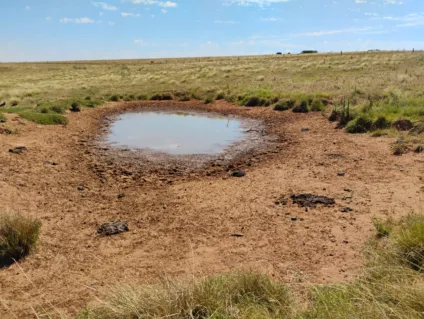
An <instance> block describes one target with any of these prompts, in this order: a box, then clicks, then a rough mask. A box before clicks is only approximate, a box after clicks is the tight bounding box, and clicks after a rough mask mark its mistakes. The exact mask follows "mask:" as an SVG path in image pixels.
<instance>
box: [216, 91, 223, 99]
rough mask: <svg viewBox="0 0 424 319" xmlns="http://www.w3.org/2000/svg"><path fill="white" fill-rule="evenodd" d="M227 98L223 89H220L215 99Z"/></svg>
mask: <svg viewBox="0 0 424 319" xmlns="http://www.w3.org/2000/svg"><path fill="white" fill-rule="evenodd" d="M223 99H225V93H224V92H223V91H219V92H218V93H217V95H216V98H215V100H223Z"/></svg>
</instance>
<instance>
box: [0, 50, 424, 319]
mask: <svg viewBox="0 0 424 319" xmlns="http://www.w3.org/2000/svg"><path fill="white" fill-rule="evenodd" d="M0 75H1V76H0V103H1V102H2V101H5V102H6V105H5V106H4V107H3V108H0V115H1V117H0V121H2V122H3V123H0V128H1V131H0V132H1V134H0V165H1V167H2V170H1V171H0V211H2V212H19V213H22V214H25V215H28V216H30V217H31V218H37V219H38V220H40V221H41V228H40V229H39V242H38V245H37V246H36V248H35V251H34V252H33V253H32V254H30V255H29V256H28V257H27V258H24V259H22V260H20V261H19V262H18V263H15V264H12V265H10V266H7V267H4V268H2V269H0V304H1V305H0V317H1V318H32V317H35V313H37V314H38V316H39V317H40V318H49V317H50V318H59V317H60V318H73V317H75V316H76V314H77V313H79V316H80V318H88V319H90V318H92V319H94V318H96V319H97V318H100V319H104V318H159V317H166V316H168V317H170V318H305V319H306V318H358V317H363V318H367V319H368V318H378V317H382V318H420V317H422V314H423V311H424V308H423V307H424V306H423V303H422V300H423V299H422V296H423V290H422V287H423V278H422V273H420V272H419V271H416V268H417V267H416V266H417V265H416V263H418V264H419V265H418V266H419V267H418V268H419V269H418V270H421V269H422V264H424V263H423V262H422V259H421V257H422V251H423V250H422V248H423V246H422V241H420V242H418V243H417V242H415V241H413V240H411V238H419V239H422V238H424V236H423V237H421V236H422V234H424V231H423V229H424V227H423V226H422V225H423V224H424V223H423V222H422V219H420V218H421V217H416V218H417V219H416V220H414V221H413V223H412V224H407V223H406V224H407V227H406V226H405V227H406V228H402V227H400V226H398V225H395V224H393V225H386V224H384V222H378V223H377V222H374V224H373V217H377V218H379V219H380V220H387V219H391V218H393V219H394V220H399V219H401V218H402V217H404V216H407V215H409V214H411V213H412V212H414V213H416V214H423V213H424V212H423V207H424V206H423V205H424V165H423V164H424V153H422V152H421V153H419V152H413V151H412V150H413V148H412V146H413V147H414V148H415V147H416V146H417V145H419V144H420V143H423V135H422V134H423V132H424V130H423V132H421V131H420V128H421V127H422V126H421V125H422V123H423V117H424V104H423V101H424V91H423V87H422V83H423V80H424V53H422V52H414V53H412V52H367V53H344V54H343V55H340V54H337V55H336V54H328V55H325V54H318V55H284V56H264V57H256V56H255V57H240V58H238V57H231V58H202V59H169V60H153V63H152V61H150V60H140V61H93V62H89V61H87V62H66V63H28V64H24V63H20V64H0ZM155 95H156V96H159V97H160V99H164V98H162V97H166V99H167V97H170V98H172V100H169V101H163V100H162V101H157V100H154V101H147V100H151V98H152V97H155ZM111 100H117V101H112V102H111ZM125 100H127V101H125ZM136 100H138V101H136ZM145 100H146V101H145ZM187 100H190V101H187ZM205 100H207V102H208V103H205ZM291 100H293V101H294V105H292V106H291V107H293V106H301V105H302V101H306V102H305V103H306V104H307V107H308V109H309V110H311V111H312V110H314V111H315V112H309V113H295V112H292V111H291V110H286V111H281V112H278V111H276V110H274V107H275V106H276V105H280V106H281V107H282V108H285V105H286V104H285V103H289V102H290V101H291ZM309 100H310V101H309ZM343 100H344V102H345V103H344V104H345V107H346V105H347V103H348V104H349V107H351V109H350V112H351V113H350V116H351V117H349V121H348V122H347V123H344V125H347V126H346V128H349V127H352V126H353V124H352V123H353V122H352V121H358V119H359V118H360V119H368V118H369V119H370V123H371V126H373V125H374V124H375V123H376V121H377V120H378V119H379V118H380V117H384V119H386V120H387V121H389V124H388V125H385V126H382V127H381V129H380V128H379V129H378V130H374V129H372V128H371V126H370V128H369V129H367V131H368V130H370V131H373V133H372V134H347V133H346V132H345V131H344V130H343V129H335V127H336V126H337V123H333V122H330V121H328V116H329V115H330V113H331V112H332V111H340V110H341V109H342V107H343ZM252 101H253V102H255V101H256V102H258V103H259V104H261V103H262V101H263V103H262V104H263V107H246V106H244V105H245V104H248V103H253V102H252ZM268 102H269V103H268ZM73 103H75V105H74V106H73V107H81V112H70V111H69V109H70V108H71V106H72V104H73ZM316 103H321V104H316ZM13 104H14V106H12V105H13ZM242 104H243V105H242ZM265 105H268V107H266V106H265ZM314 105H315V106H316V108H315V109H314V107H315V106H314ZM254 106H258V105H257V104H256V105H254ZM164 108H167V109H174V110H198V111H204V112H217V113H220V114H224V115H228V114H231V115H235V116H240V117H247V118H251V119H255V120H260V121H262V122H263V125H264V130H263V132H262V133H261V134H263V135H266V136H273V137H275V138H274V140H273V141H274V142H273V143H269V145H268V144H267V145H265V146H264V147H263V148H262V149H260V150H257V151H252V152H249V153H246V154H241V155H239V156H236V157H234V158H231V159H229V160H226V161H223V162H216V161H215V162H210V163H206V164H205V165H203V166H202V167H201V168H200V169H195V170H192V169H187V168H186V167H184V166H179V165H176V164H174V163H169V164H166V165H162V166H155V165H152V163H150V162H149V161H143V162H141V161H137V158H133V157H128V156H127V157H126V156H125V155H122V153H119V154H116V153H115V152H112V151H111V149H110V148H109V147H105V146H104V145H102V144H99V136H100V135H101V133H102V132H104V130H105V128H107V126H108V125H109V124H108V123H109V122H110V116H111V115H112V114H116V113H119V112H123V111H129V110H143V109H157V110H161V109H164ZM403 119H407V120H410V121H411V124H412V125H413V126H412V128H410V129H408V130H406V131H404V132H399V131H398V130H397V129H396V128H394V127H393V123H395V122H396V121H398V120H403ZM339 122H340V121H339ZM349 123H350V124H349ZM43 124H58V125H43ZM354 124H355V125H356V123H354ZM349 125H350V126H349ZM354 127H355V128H356V127H357V126H354ZM302 129H303V130H302ZM306 129H307V130H306ZM371 135H373V136H371ZM404 141H405V143H406V144H403V142H404ZM16 146H25V147H26V148H27V149H26V150H24V151H23V152H21V153H18V152H17V153H14V152H8V150H9V149H12V150H13V149H14V147H16ZM393 147H395V148H396V147H398V148H401V147H406V148H409V149H410V151H409V152H407V151H405V150H403V151H402V152H401V153H405V154H403V155H402V156H394V155H393V152H394V150H393ZM234 170H243V171H245V172H246V176H244V177H243V178H233V177H232V176H231V172H233V171H234ZM298 193H311V194H316V195H325V196H328V197H331V198H334V200H335V204H334V205H333V204H331V205H324V206H322V205H318V206H317V207H306V208H305V207H300V206H298V205H297V204H295V203H293V202H292V200H291V199H290V195H293V194H298ZM347 208H349V209H350V210H346V209H347ZM117 220H124V221H126V222H128V225H129V232H125V233H123V234H120V235H117V236H111V237H104V236H100V235H99V234H97V228H98V226H100V225H101V224H102V223H104V222H110V221H117ZM376 225H377V228H378V230H379V231H380V235H381V236H383V235H384V236H386V235H390V236H389V238H383V239H380V240H377V242H376V241H375V237H376V234H377V232H376ZM411 225H412V226H411ZM416 225H418V226H416ZM408 227H409V228H408ZM392 230H393V231H392ZM1 231H2V228H1V225H0V235H1V234H2V233H1ZM36 233H37V235H38V224H37V229H36ZM392 233H393V236H392ZM235 234H236V235H238V236H232V235H235ZM373 239H374V240H373ZM370 240H372V244H369V243H368V242H369V241H370ZM367 243H368V246H367ZM370 245H371V246H372V249H371V248H370ZM364 247H368V248H369V249H371V250H372V251H374V252H376V251H377V253H374V254H371V255H370V254H369V249H368V253H367V254H365V255H364V254H363V249H364ZM376 247H377V248H376ZM409 247H413V248H414V250H413V251H412V250H411V251H412V252H411V251H410V250H408V249H409ZM389 248H390V249H389ZM392 248H393V249H392ZM405 251H406V252H405ZM417 252H418V254H417ZM385 253H387V254H385ZM391 253H393V254H391ZM414 254H415V255H414ZM364 256H365V257H364ZM411 256H412V257H413V258H412V257H411ZM411 258H412V259H411ZM403 259H405V260H407V261H410V260H413V261H414V264H413V265H412V267H411V263H406V264H404V263H403ZM389 261H390V262H391V263H389ZM377 265H378V267H377ZM381 265H388V267H387V269H381ZM379 267H380V268H379ZM377 270H378V271H377ZM385 270H388V271H387V272H385ZM239 272H254V273H259V274H263V275H267V276H268V277H263V276H257V277H255V276H252V277H249V276H247V277H245V276H244V275H240V273H239ZM223 273H233V275H228V277H226V276H219V274H223ZM234 273H235V274H234ZM237 274H238V275H237ZM399 274H401V275H402V276H401V275H399ZM216 275H218V276H216ZM204 276H208V279H201V278H203V277H204ZM210 276H212V277H210ZM214 276H215V277H214ZM163 277H166V278H172V279H170V280H169V281H166V282H165V283H162V284H160V285H154V286H146V284H151V283H156V282H157V280H158V279H159V278H163ZM268 278H272V282H270V281H269V279H268ZM370 282H371V284H370ZM321 284H322V285H323V286H321ZM333 284H337V285H336V286H334V285H333ZM338 284H340V285H338ZM128 285H130V286H128ZM120 287H121V288H122V290H119V288H120ZM388 287H389V288H388ZM411 287H412V288H411ZM116 289H118V293H116V294H113V293H112V292H114V291H116ZM220 289H222V291H221V290H220ZM119 291H120V292H119ZM146 291H147V293H146ZM240 291H242V292H245V293H246V295H243V296H241V297H243V298H244V297H246V296H247V297H246V298H247V299H243V298H241V297H240ZM152 292H154V294H152ZM152 296H157V299H156V298H153V297H152ZM209 296H212V297H213V298H215V297H216V296H218V297H216V298H217V299H219V298H221V299H219V300H218V301H216V300H213V298H212V297H210V298H209V299H208V298H207V297H209ZM197 297H199V299H196V298H197ZM201 297H202V298H203V299H202V298H201ZM250 297H251V298H252V299H249V298H250ZM396 298H397V299H396ZM96 300H97V302H96ZM99 300H106V301H108V303H104V304H103V306H102V303H101V302H100V304H99V302H98V301H99ZM252 300H253V302H252ZM251 303H253V306H250V305H251ZM87 305H88V306H87ZM111 305H112V308H111ZM111 309H112V311H110V310H111ZM118 310H119V311H118ZM81 311H82V312H81ZM234 311H236V313H235V312H234ZM175 312H178V313H177V314H175ZM404 314H407V316H406V315H404ZM143 315H144V317H143ZM172 315H174V316H172ZM348 315H351V317H349V316H348Z"/></svg>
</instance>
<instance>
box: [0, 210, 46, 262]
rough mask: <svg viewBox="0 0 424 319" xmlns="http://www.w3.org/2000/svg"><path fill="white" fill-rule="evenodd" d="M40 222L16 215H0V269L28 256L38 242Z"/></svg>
mask: <svg viewBox="0 0 424 319" xmlns="http://www.w3.org/2000/svg"><path fill="white" fill-rule="evenodd" d="M40 226H41V223H40V221H38V220H36V219H34V218H32V217H29V216H24V215H22V214H18V213H2V214H0V267H3V266H7V265H9V264H11V263H13V262H14V261H15V260H19V259H21V258H23V257H25V256H27V255H28V254H30V253H31V252H32V251H33V250H34V248H35V246H36V244H37V241H38V235H39V231H40Z"/></svg>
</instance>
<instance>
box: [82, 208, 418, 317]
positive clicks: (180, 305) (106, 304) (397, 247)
mask: <svg viewBox="0 0 424 319" xmlns="http://www.w3.org/2000/svg"><path fill="white" fill-rule="evenodd" d="M374 225H375V227H376V235H378V236H376V237H375V238H373V239H371V240H370V242H369V243H368V244H367V245H366V247H365V250H364V257H365V264H364V266H363V270H362V272H361V274H360V276H359V277H358V279H356V280H354V281H353V282H350V283H341V284H323V285H312V286H311V287H310V288H309V289H307V290H306V291H305V286H304V285H303V286H302V284H301V285H298V284H296V283H291V284H283V283H279V282H278V281H275V280H272V279H270V277H268V276H265V275H258V274H253V273H234V274H226V275H217V276H212V277H207V278H203V279H198V280H194V281H190V282H181V281H176V280H164V281H162V282H160V283H158V284H156V285H126V286H121V287H118V288H117V289H116V290H115V291H112V292H110V291H109V292H108V298H106V299H105V300H101V301H99V302H96V303H93V304H91V305H89V306H88V307H87V308H86V309H85V310H84V311H82V312H81V313H80V314H79V317H78V318H80V319H112V318H114V319H132V318H151V319H153V318H175V319H186V318H214V319H218V318H219V319H234V318H240V319H245V318H246V319H247V318H249V319H256V318H261V319H262V318H263V319H277V318H288V319H358V318H361V319H375V318H390V319H419V318H423V316H424V276H423V274H422V271H421V270H422V268H423V265H424V216H419V215H409V216H408V217H406V218H404V219H402V220H401V221H399V222H396V223H395V222H394V221H392V220H388V221H382V220H377V219H374ZM382 234H384V236H381V235H382ZM299 291H300V292H302V293H301V294H299V293H298V292H299ZM295 292H297V293H295Z"/></svg>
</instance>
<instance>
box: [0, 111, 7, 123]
mask: <svg viewBox="0 0 424 319" xmlns="http://www.w3.org/2000/svg"><path fill="white" fill-rule="evenodd" d="M6 122H7V117H6V116H5V115H4V114H3V113H0V123H6Z"/></svg>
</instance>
